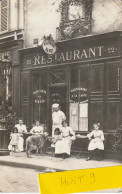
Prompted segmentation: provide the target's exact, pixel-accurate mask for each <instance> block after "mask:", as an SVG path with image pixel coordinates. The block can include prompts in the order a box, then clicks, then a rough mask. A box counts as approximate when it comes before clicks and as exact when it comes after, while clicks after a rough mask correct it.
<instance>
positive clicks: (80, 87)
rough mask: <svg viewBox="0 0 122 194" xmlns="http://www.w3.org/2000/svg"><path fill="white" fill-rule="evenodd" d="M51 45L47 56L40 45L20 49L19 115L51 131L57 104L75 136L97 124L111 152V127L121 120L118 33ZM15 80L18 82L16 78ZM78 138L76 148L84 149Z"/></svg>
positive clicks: (121, 68) (120, 37)
mask: <svg viewBox="0 0 122 194" xmlns="http://www.w3.org/2000/svg"><path fill="white" fill-rule="evenodd" d="M55 44H56V52H55V53H54V54H47V53H46V52H44V50H43V48H42V46H37V47H32V48H27V49H22V50H20V67H19V66H18V68H20V73H21V75H20V88H21V89H20V91H18V92H19V93H20V104H19V106H18V107H20V110H19V111H18V112H20V115H19V116H21V117H22V118H23V120H24V122H25V124H26V125H27V126H28V129H29V130H30V129H31V127H32V124H33V123H34V121H35V120H39V121H40V123H46V124H47V127H48V131H49V133H50V134H51V131H52V104H54V103H59V104H60V108H61V110H62V111H63V112H64V113H65V114H66V118H67V121H68V123H69V125H70V126H71V127H72V129H73V130H74V131H76V133H78V134H87V133H88V132H89V131H91V130H92V128H93V123H94V122H99V123H100V125H101V128H102V130H103V131H104V133H105V135H106V136H105V137H106V140H105V141H106V150H107V151H108V152H113V151H112V144H113V143H112V142H113V131H114V130H115V129H116V128H117V127H119V126H120V124H121V123H122V32H119V31H117V32H111V33H106V34H101V35H94V36H93V35H89V36H86V37H81V38H74V39H71V40H64V41H59V42H56V43H55ZM13 76H14V75H13ZM15 79H16V80H17V82H19V81H18V79H19V77H17V76H16V77H14V80H15ZM16 80H15V81H16ZM15 90H16V91H17V89H15ZM13 98H14V96H13ZM16 100H17V101H18V98H14V101H16ZM81 141H82V142H83V140H77V141H76V143H75V147H79V149H80V148H81V147H84V148H86V146H87V143H86V142H85V143H82V142H81Z"/></svg>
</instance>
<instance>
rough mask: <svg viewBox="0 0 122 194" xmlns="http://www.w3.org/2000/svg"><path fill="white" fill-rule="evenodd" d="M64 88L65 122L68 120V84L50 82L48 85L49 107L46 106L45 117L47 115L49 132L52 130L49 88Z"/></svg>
mask: <svg viewBox="0 0 122 194" xmlns="http://www.w3.org/2000/svg"><path fill="white" fill-rule="evenodd" d="M57 87H58V88H62V87H65V88H66V119H67V122H69V89H68V88H69V85H68V84H65V83H58V84H51V85H48V102H49V107H48V112H47V115H48V116H47V117H48V123H47V125H48V129H49V130H50V131H49V132H50V133H51V131H52V116H51V115H52V104H51V89H52V88H57Z"/></svg>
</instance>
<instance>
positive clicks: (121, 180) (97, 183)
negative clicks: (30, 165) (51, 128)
mask: <svg viewBox="0 0 122 194" xmlns="http://www.w3.org/2000/svg"><path fill="white" fill-rule="evenodd" d="M39 186H40V192H41V194H68V193H78V192H87V191H95V190H104V189H112V188H120V187H122V166H114V167H104V168H93V169H83V170H72V171H64V172H55V173H44V174H39Z"/></svg>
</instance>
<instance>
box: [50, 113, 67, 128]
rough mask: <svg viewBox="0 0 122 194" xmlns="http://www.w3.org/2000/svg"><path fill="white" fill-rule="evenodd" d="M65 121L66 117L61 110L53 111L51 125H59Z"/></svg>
mask: <svg viewBox="0 0 122 194" xmlns="http://www.w3.org/2000/svg"><path fill="white" fill-rule="evenodd" d="M65 119H66V116H65V114H64V113H63V112H62V111H61V110H58V111H57V112H56V111H55V112H53V114H52V120H53V125H61V124H62V121H64V120H65Z"/></svg>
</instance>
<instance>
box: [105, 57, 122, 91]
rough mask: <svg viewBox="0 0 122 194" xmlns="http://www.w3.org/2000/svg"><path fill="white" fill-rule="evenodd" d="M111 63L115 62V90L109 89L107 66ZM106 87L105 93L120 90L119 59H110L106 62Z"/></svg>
mask: <svg viewBox="0 0 122 194" xmlns="http://www.w3.org/2000/svg"><path fill="white" fill-rule="evenodd" d="M111 64H112V65H113V64H116V67H117V89H116V90H109V85H108V84H109V81H108V71H109V66H110V65H111ZM106 89H107V93H113V92H115V93H116V92H117V93H118V92H120V61H111V62H107V73H106Z"/></svg>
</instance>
